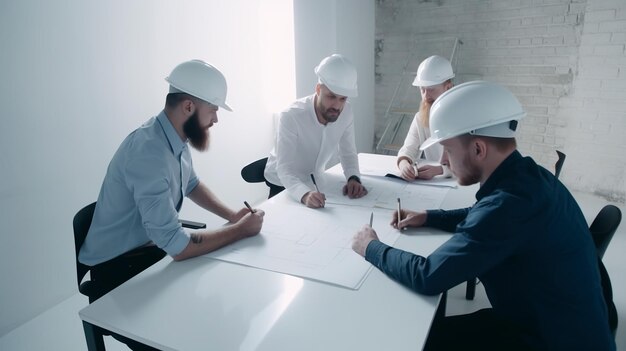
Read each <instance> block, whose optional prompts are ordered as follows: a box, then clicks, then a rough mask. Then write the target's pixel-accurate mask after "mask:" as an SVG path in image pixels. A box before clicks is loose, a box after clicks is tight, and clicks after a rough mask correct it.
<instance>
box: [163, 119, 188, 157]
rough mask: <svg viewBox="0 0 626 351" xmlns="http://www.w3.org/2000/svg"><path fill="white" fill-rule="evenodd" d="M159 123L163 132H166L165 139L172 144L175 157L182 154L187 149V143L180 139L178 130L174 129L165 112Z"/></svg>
mask: <svg viewBox="0 0 626 351" xmlns="http://www.w3.org/2000/svg"><path fill="white" fill-rule="evenodd" d="M157 121H159V123H160V124H161V127H162V128H163V132H165V137H166V138H167V141H168V142H169V143H170V147H171V148H172V152H173V153H174V155H176V156H178V155H180V153H181V152H183V150H185V149H186V148H187V143H186V142H183V141H182V140H181V139H180V136H179V135H178V133H177V132H176V129H174V126H173V125H172V122H170V120H169V118H167V115H166V114H165V111H161V113H159V115H158V116H157Z"/></svg>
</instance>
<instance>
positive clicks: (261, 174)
mask: <svg viewBox="0 0 626 351" xmlns="http://www.w3.org/2000/svg"><path fill="white" fill-rule="evenodd" d="M265 165H267V157H265V158H262V159H260V160H256V161H254V162H252V163H250V164H248V165H246V166H245V167H243V168H242V169H241V178H243V180H245V181H246V182H248V183H261V182H265V185H267V186H268V187H269V188H270V191H269V195H268V197H267V198H268V199H270V198H272V197H274V196H276V195H278V194H279V193H280V192H281V191H283V190H285V188H284V187H282V186H278V185H275V184H272V183H270V182H268V181H267V179H265Z"/></svg>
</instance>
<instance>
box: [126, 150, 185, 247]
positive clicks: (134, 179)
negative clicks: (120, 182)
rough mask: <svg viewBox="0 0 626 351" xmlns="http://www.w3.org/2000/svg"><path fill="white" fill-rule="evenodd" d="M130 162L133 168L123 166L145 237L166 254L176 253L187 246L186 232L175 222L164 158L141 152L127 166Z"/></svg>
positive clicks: (174, 206) (174, 210)
mask: <svg viewBox="0 0 626 351" xmlns="http://www.w3.org/2000/svg"><path fill="white" fill-rule="evenodd" d="M131 162H132V163H133V165H132V167H130V166H127V167H126V175H127V177H126V182H127V186H128V187H129V188H130V189H131V191H132V193H133V197H134V200H135V203H136V204H137V208H138V210H139V213H140V215H141V220H142V224H143V227H144V228H145V230H146V233H147V235H148V238H150V240H152V241H153V242H154V243H155V244H156V245H157V246H158V247H159V248H161V249H163V250H164V251H165V252H167V254H168V255H170V256H176V255H178V254H179V253H181V252H182V251H183V249H185V247H187V244H188V243H189V234H188V233H186V232H185V231H184V230H183V228H182V226H181V225H180V223H179V222H178V212H177V211H176V204H174V200H173V198H172V189H171V185H170V184H169V180H168V179H169V178H168V172H169V170H168V168H167V166H166V165H164V164H163V162H164V161H163V158H162V157H159V156H157V155H150V154H147V155H142V156H140V157H136V158H134V159H133V160H129V165H130V163H131ZM194 176H195V174H194ZM196 179H197V178H196ZM191 183H192V182H191V181H190V183H189V184H190V186H191ZM196 185H197V180H196ZM194 187H195V186H194ZM188 189H189V187H188ZM191 189H193V188H191ZM178 191H180V189H179V190H178Z"/></svg>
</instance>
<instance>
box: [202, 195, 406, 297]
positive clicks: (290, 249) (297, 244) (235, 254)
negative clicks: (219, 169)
mask: <svg viewBox="0 0 626 351" xmlns="http://www.w3.org/2000/svg"><path fill="white" fill-rule="evenodd" d="M289 201H291V200H289ZM259 208H261V209H263V210H264V211H265V217H264V220H263V228H262V230H261V233H260V234H259V235H256V236H254V237H251V238H247V239H244V240H241V241H238V242H235V243H233V244H231V245H228V246H226V247H224V248H222V249H220V250H217V251H214V252H212V253H209V254H207V255H206V256H208V257H213V258H216V259H220V260H223V261H228V262H234V263H239V264H243V265H247V266H252V267H256V268H261V269H265V270H270V271H275V272H280V273H287V274H291V275H295V276H299V277H303V278H309V279H314V280H319V281H323V282H327V283H331V284H336V285H340V286H344V287H347V288H350V289H355V290H356V289H358V288H359V287H360V286H361V284H362V283H363V281H364V280H365V278H366V277H367V274H368V273H369V271H370V270H371V269H372V265H371V264H370V263H369V262H367V261H365V259H363V257H361V256H359V255H358V254H357V253H355V252H354V251H353V250H352V237H353V236H354V234H355V233H356V232H357V231H358V230H359V229H361V228H362V227H363V225H365V224H367V223H369V219H370V214H371V213H372V212H373V213H374V221H373V223H374V224H373V227H374V229H375V230H376V232H377V234H378V236H379V238H380V239H381V241H382V242H384V243H387V244H389V245H393V244H394V243H395V241H396V239H397V238H398V236H399V235H400V234H399V232H398V231H397V230H395V229H394V228H393V227H391V226H390V225H389V221H390V220H389V219H390V218H391V211H389V210H385V209H374V210H372V209H363V208H353V207H348V206H338V205H333V204H327V206H326V207H324V208H321V209H311V208H308V207H306V206H304V205H302V204H300V203H297V202H289V203H286V201H285V199H282V201H281V202H280V203H277V202H276V201H273V199H270V200H268V201H266V202H265V203H263V204H262V205H260V206H259Z"/></svg>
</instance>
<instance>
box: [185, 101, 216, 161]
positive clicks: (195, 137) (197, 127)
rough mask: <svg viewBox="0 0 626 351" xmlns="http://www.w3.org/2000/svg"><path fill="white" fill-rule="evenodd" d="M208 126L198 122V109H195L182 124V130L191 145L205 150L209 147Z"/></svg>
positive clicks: (199, 149)
mask: <svg viewBox="0 0 626 351" xmlns="http://www.w3.org/2000/svg"><path fill="white" fill-rule="evenodd" d="M209 127H210V126H206V127H203V126H202V125H201V124H200V117H198V110H196V111H195V112H194V113H193V114H192V115H191V116H190V117H189V118H188V119H187V121H186V122H185V123H184V124H183V131H184V132H185V136H187V139H188V140H189V143H190V144H191V146H192V147H193V148H194V149H196V150H198V151H206V150H207V149H208V148H209Z"/></svg>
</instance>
